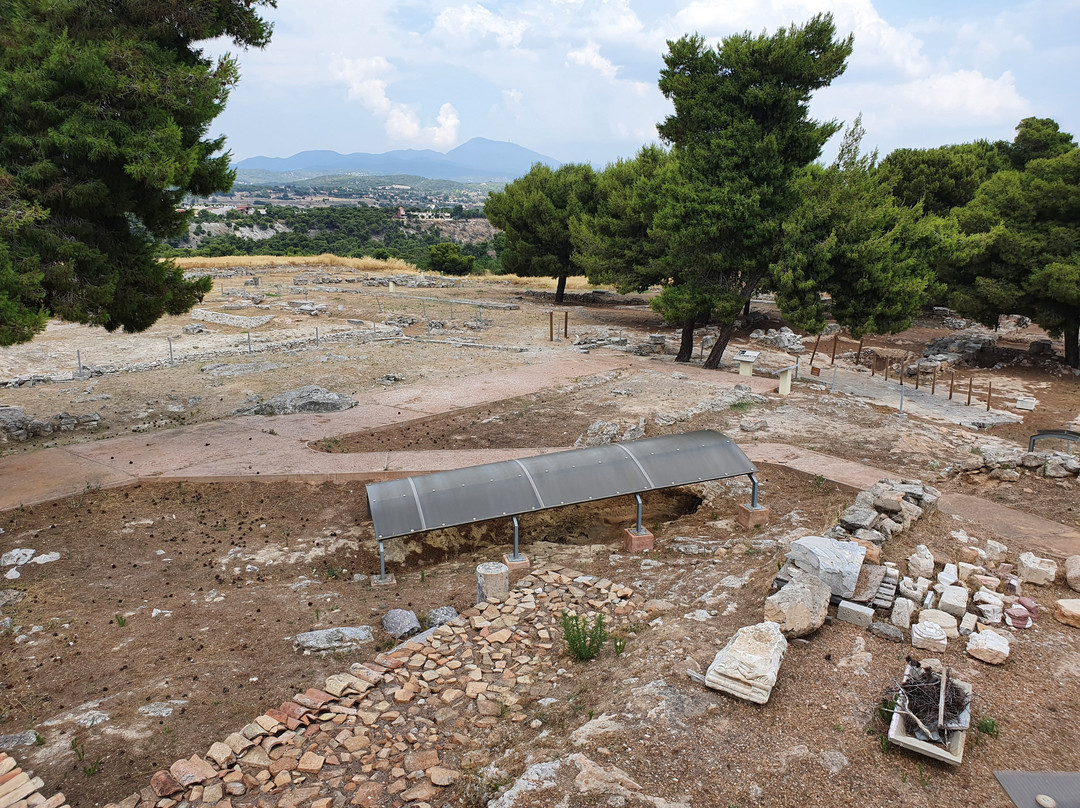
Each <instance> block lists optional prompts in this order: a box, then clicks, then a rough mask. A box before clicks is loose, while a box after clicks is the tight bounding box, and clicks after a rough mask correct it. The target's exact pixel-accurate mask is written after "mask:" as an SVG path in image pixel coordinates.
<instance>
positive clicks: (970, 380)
mask: <svg viewBox="0 0 1080 808" xmlns="http://www.w3.org/2000/svg"><path fill="white" fill-rule="evenodd" d="M974 383H975V377H974V376H968V400H967V405H968V406H969V407H970V406H971V386H972V385H973V384H974Z"/></svg>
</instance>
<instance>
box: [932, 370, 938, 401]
mask: <svg viewBox="0 0 1080 808" xmlns="http://www.w3.org/2000/svg"><path fill="white" fill-rule="evenodd" d="M937 371H938V369H937V368H934V372H933V374H931V376H930V395H934V391H935V390H937Z"/></svg>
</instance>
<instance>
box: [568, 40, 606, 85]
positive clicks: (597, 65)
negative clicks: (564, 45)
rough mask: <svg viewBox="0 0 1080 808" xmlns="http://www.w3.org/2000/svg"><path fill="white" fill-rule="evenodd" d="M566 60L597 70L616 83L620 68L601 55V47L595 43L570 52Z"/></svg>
mask: <svg viewBox="0 0 1080 808" xmlns="http://www.w3.org/2000/svg"><path fill="white" fill-rule="evenodd" d="M566 59H567V61H568V62H569V63H572V64H576V65H581V66H582V67H588V68H591V69H593V70H595V71H596V72H597V73H599V74H600V75H601V76H603V77H604V78H606V79H607V80H608V81H614V80H615V74H616V73H618V72H619V68H617V67H616V66H615V65H613V64H612V63H611V62H610V61H609V60H608V59H605V58H604V57H603V56H601V55H600V46H599V45H597V44H596V43H595V42H590V43H589V44H587V45H586V46H585V47H584V48H579V49H578V50H574V51H570V52H569V53H568V54H566Z"/></svg>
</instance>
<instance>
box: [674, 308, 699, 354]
mask: <svg viewBox="0 0 1080 808" xmlns="http://www.w3.org/2000/svg"><path fill="white" fill-rule="evenodd" d="M696 323H697V317H691V318H689V319H688V320H687V321H686V322H684V323H683V326H682V341H681V342H680V343H679V355H678V356H676V357H675V361H676V362H689V361H690V360H691V359H692V358H693V356H694V325H695V324H696Z"/></svg>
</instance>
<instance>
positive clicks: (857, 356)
mask: <svg viewBox="0 0 1080 808" xmlns="http://www.w3.org/2000/svg"><path fill="white" fill-rule="evenodd" d="M863 339H864V338H863V337H859V350H858V351H857V352H856V353H855V366H856V367H858V366H860V365H862V343H863Z"/></svg>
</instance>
